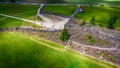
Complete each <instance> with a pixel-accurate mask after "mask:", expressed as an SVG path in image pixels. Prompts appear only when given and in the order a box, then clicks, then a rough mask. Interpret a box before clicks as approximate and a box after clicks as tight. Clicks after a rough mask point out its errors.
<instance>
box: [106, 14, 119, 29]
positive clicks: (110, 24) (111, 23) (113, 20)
mask: <svg viewBox="0 0 120 68" xmlns="http://www.w3.org/2000/svg"><path fill="white" fill-rule="evenodd" d="M117 19H118V17H117V16H112V17H110V19H109V20H108V28H109V29H114V24H115V23H116V21H117Z"/></svg>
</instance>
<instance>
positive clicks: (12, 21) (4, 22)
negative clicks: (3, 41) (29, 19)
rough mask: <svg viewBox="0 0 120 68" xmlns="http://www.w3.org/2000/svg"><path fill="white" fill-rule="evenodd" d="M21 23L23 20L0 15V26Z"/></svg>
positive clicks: (11, 25)
mask: <svg viewBox="0 0 120 68" xmlns="http://www.w3.org/2000/svg"><path fill="white" fill-rule="evenodd" d="M22 23H23V21H20V20H16V19H13V18H8V17H3V16H0V28H4V27H13V26H20V25H21V24H22Z"/></svg>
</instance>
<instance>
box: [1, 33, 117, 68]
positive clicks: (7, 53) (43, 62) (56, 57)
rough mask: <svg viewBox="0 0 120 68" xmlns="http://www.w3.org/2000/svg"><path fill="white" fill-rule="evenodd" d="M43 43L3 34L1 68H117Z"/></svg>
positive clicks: (49, 43)
mask: <svg viewBox="0 0 120 68" xmlns="http://www.w3.org/2000/svg"><path fill="white" fill-rule="evenodd" d="M43 41H45V40H42V39H38V38H35V37H34V38H33V37H31V36H26V35H23V34H20V33H13V32H1V33H0V68H117V67H116V66H114V65H110V64H108V63H104V62H101V61H98V60H96V59H93V58H90V57H87V56H83V55H80V54H78V53H75V52H73V51H71V50H65V49H64V47H62V46H60V47H58V46H59V44H56V43H55V44H54V43H53V42H50V41H46V43H45V42H43ZM52 43H53V44H54V45H53V44H52ZM56 48H57V49H56Z"/></svg>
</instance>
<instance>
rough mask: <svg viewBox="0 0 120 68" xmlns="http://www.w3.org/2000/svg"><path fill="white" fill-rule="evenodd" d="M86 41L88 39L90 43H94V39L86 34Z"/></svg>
mask: <svg viewBox="0 0 120 68" xmlns="http://www.w3.org/2000/svg"><path fill="white" fill-rule="evenodd" d="M88 41H89V43H90V45H94V44H95V42H94V39H93V38H92V36H91V35H88Z"/></svg>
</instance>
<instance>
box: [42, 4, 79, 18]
mask: <svg viewBox="0 0 120 68" xmlns="http://www.w3.org/2000/svg"><path fill="white" fill-rule="evenodd" d="M76 8H77V6H64V5H46V6H45V7H44V8H43V11H44V12H51V13H55V14H60V15H64V16H70V15H71V14H72V13H73V12H74V11H75V10H76Z"/></svg>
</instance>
